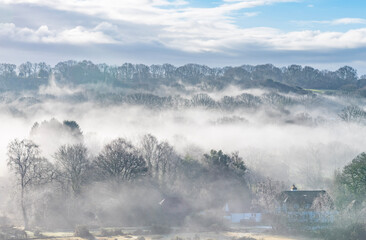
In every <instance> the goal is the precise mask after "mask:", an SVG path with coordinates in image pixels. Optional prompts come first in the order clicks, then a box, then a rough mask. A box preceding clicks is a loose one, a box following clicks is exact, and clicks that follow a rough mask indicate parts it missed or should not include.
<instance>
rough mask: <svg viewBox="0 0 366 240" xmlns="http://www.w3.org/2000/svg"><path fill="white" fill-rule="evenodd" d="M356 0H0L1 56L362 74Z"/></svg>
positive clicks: (361, 24)
mask: <svg viewBox="0 0 366 240" xmlns="http://www.w3.org/2000/svg"><path fill="white" fill-rule="evenodd" d="M365 12H366V1H364V0H352V1H344V0H213V1H210V0H201V1H198V0H103V1H100V0H0V62H6V63H15V64H20V63H22V62H25V61H31V62H40V61H45V62H47V63H49V64H56V63H57V62H60V61H64V60H70V59H73V60H84V59H87V60H91V61H93V62H96V63H103V62H105V63H108V64H116V65H120V64H122V63H124V62H131V63H143V64H162V63H172V64H175V65H183V64H186V63H199V64H205V65H208V66H215V67H216V66H229V65H230V66H233V65H234V66H238V65H243V64H265V63H272V64H275V65H277V66H287V65H290V64H301V65H310V66H313V67H317V68H321V69H329V70H334V69H337V68H339V67H341V66H344V65H349V66H352V67H354V68H356V69H357V70H358V73H359V75H361V74H366V16H365V14H364V13H365Z"/></svg>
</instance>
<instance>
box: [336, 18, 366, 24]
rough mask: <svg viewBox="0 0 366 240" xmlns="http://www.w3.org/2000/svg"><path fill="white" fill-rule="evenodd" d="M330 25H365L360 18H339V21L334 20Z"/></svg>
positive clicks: (363, 20) (364, 21)
mask: <svg viewBox="0 0 366 240" xmlns="http://www.w3.org/2000/svg"><path fill="white" fill-rule="evenodd" d="M330 23H331V24H334V25H339V24H366V19H362V18H340V19H335V20H333V21H331V22H330Z"/></svg>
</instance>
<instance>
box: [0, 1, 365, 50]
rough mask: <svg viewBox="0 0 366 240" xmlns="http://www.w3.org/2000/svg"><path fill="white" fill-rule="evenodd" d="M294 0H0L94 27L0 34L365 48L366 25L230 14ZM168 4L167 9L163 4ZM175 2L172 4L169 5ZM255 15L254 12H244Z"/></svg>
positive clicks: (2, 29)
mask: <svg viewBox="0 0 366 240" xmlns="http://www.w3.org/2000/svg"><path fill="white" fill-rule="evenodd" d="M283 2H296V0H245V1H244V0H225V1H224V3H223V4H221V5H219V6H216V7H211V8H193V7H190V6H189V5H188V4H187V2H185V1H181V0H178V1H167V0H124V1H123V4H122V3H121V1H118V0H105V1H99V0H88V1H78V0H54V1H48V0H11V1H10V0H0V3H6V4H18V3H27V4H35V5H39V6H46V7H49V8H52V9H57V10H61V11H68V12H73V13H78V14H82V15H88V16H91V17H94V18H95V21H96V22H98V23H99V24H98V25H96V26H95V27H94V28H86V27H83V26H75V27H73V28H70V29H52V30H50V29H49V28H48V27H47V26H46V25H45V26H41V27H39V28H38V29H30V28H19V27H16V26H15V25H14V24H2V25H0V35H1V36H2V37H8V38H11V39H12V40H16V41H25V42H40V43H72V44H81V43H116V44H125V43H146V44H150V43H158V44H160V45H162V46H165V47H167V48H171V49H179V50H183V51H187V52H225V53H228V54H235V52H237V51H238V50H239V51H245V49H246V48H248V47H249V46H250V48H252V47H253V46H257V47H259V48H268V49H274V50H325V49H351V48H358V47H366V29H365V28H361V29H354V30H350V31H348V32H330V31H326V32H322V31H294V32H283V31H280V30H279V29H275V28H264V27H262V28H247V29H245V28H241V27H239V26H238V25H236V24H235V23H234V21H233V18H231V17H230V13H232V12H233V11H236V10H240V9H248V8H253V7H256V6H261V5H268V4H274V3H283ZM162 6H166V7H165V8H161V7H162ZM171 6H173V7H171ZM244 14H247V16H255V15H256V14H258V12H247V13H244ZM364 21H365V20H363V19H358V18H343V19H336V20H332V21H322V22H321V21H320V22H319V23H328V24H351V23H363V22H364Z"/></svg>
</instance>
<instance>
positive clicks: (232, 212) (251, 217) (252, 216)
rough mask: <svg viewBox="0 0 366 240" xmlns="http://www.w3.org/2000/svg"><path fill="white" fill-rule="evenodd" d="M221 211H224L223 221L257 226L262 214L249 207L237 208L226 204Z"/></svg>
mask: <svg viewBox="0 0 366 240" xmlns="http://www.w3.org/2000/svg"><path fill="white" fill-rule="evenodd" d="M223 210H224V211H225V214H224V219H225V220H228V221H229V222H230V223H242V224H258V223H260V222H261V221H262V213H261V212H260V211H259V210H257V209H252V208H251V207H238V206H237V205H233V204H232V205H230V203H226V204H225V206H224V208H223Z"/></svg>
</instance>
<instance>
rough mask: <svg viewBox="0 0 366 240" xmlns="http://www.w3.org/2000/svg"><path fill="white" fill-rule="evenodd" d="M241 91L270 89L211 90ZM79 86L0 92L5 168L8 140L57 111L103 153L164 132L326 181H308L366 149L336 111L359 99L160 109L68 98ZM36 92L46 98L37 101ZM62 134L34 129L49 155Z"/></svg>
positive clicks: (178, 141)
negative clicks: (116, 143) (114, 144)
mask: <svg viewBox="0 0 366 240" xmlns="http://www.w3.org/2000/svg"><path fill="white" fill-rule="evenodd" d="M244 92H246V93H251V94H252V95H255V96H261V95H263V94H265V93H266V91H264V90H260V89H258V90H250V91H249V90H248V91H244V90H240V89H236V88H233V87H231V88H228V89H226V90H224V91H220V92H210V93H209V96H210V97H211V98H212V99H214V100H215V101H219V100H220V99H221V98H222V97H224V96H237V95H240V94H241V93H244ZM75 93H76V94H79V93H82V89H80V88H78V89H75V90H73V89H70V88H60V87H57V86H56V85H55V84H54V83H52V84H51V85H50V86H48V87H47V88H43V89H41V90H40V91H39V92H38V93H24V94H23V93H22V94H23V95H24V96H27V97H28V98H25V99H24V98H23V99H22V96H21V95H22V94H20V95H19V96H14V95H12V94H8V95H7V94H5V93H4V94H3V100H2V103H1V105H0V121H1V123H2V124H0V132H1V134H2V135H1V137H0V158H1V161H0V163H1V166H0V167H1V168H0V169H1V175H2V176H4V175H6V174H7V167H6V158H7V156H6V152H7V145H8V143H9V142H10V141H11V140H13V139H14V138H19V139H22V138H29V137H30V136H29V135H30V130H31V128H32V126H33V124H34V123H35V122H38V123H41V122H42V121H45V120H46V121H49V120H50V119H52V118H56V119H57V120H59V121H61V122H62V121H63V120H75V121H76V122H77V123H78V124H79V126H80V128H81V130H82V131H83V135H84V142H85V144H86V146H87V147H88V149H89V151H90V153H91V154H92V155H96V154H98V152H99V151H100V150H101V148H102V147H103V146H104V144H106V143H108V142H109V141H111V140H113V139H115V138H118V137H123V138H127V139H129V140H131V141H132V142H134V143H136V144H138V142H139V139H140V138H141V137H142V136H143V135H144V134H147V133H151V134H152V135H155V136H156V137H157V138H158V139H159V140H167V141H168V142H169V143H170V144H172V145H173V146H174V147H175V148H176V149H177V151H178V152H179V153H180V154H182V155H183V156H184V155H186V154H189V155H196V156H197V157H200V156H201V155H202V154H203V153H205V152H208V151H209V150H211V149H217V150H218V149H222V150H223V151H224V152H228V153H230V152H234V151H239V153H240V155H241V156H242V157H243V158H244V160H245V162H246V164H247V165H248V167H249V169H251V170H255V171H258V172H260V173H263V174H264V175H265V176H270V177H273V178H275V179H278V180H283V181H285V182H288V183H295V182H296V183H298V184H299V185H300V186H303V187H308V188H309V187H313V188H315V187H316V185H317V184H319V185H321V184H322V183H319V182H315V180H314V182H311V179H312V177H309V175H317V174H318V175H322V176H323V177H325V178H326V177H328V176H329V177H330V176H331V175H332V174H333V173H334V171H335V170H336V169H340V168H342V167H343V166H344V165H345V164H346V163H348V162H349V161H351V160H352V159H353V157H355V156H356V155H357V154H359V153H360V152H363V151H365V146H366V138H365V136H366V126H364V125H362V124H356V123H349V122H344V121H341V119H340V118H339V116H338V114H339V112H340V111H341V109H342V108H343V107H345V106H347V105H351V104H353V103H354V102H355V101H359V102H358V105H359V106H362V104H363V103H362V102H361V101H360V100H357V99H351V98H349V99H339V98H338V97H335V96H333V97H331V96H318V97H317V98H319V99H321V101H319V102H317V101H314V102H312V103H311V104H310V105H306V104H304V105H296V104H295V105H289V106H287V107H284V108H283V109H282V110H277V109H275V110H274V109H271V108H265V107H262V108H261V109H257V110H253V109H252V110H245V109H241V110H240V109H239V110H233V111H222V110H220V109H214V108H213V109H210V108H205V107H195V108H168V109H159V110H155V109H153V108H149V107H146V106H142V105H140V106H136V105H129V104H126V103H121V104H101V103H97V102H95V101H93V100H90V101H89V100H88V101H85V100H84V101H80V102H78V101H70V100H67V97H68V96H70V95H72V94H75ZM35 94H36V95H37V96H38V99H40V100H41V101H34V99H33V98H32V97H33V95H35ZM175 94H176V93H174V94H173V93H172V95H175ZM185 97H189V96H185ZM289 97H291V96H289ZM299 98H301V97H299ZM65 99H66V100H65ZM304 113H306V114H308V115H309V116H311V119H312V120H311V124H309V122H305V123H304V122H297V121H293V119H294V118H296V116H299V114H300V115H301V114H304ZM228 119H229V120H228ZM233 119H234V120H233ZM64 138H66V137H63V136H62V135H60V134H58V133H57V132H53V131H46V130H45V131H43V132H42V131H41V132H38V133H37V134H36V135H34V136H32V139H33V140H34V141H35V142H36V143H38V144H40V146H41V149H42V152H43V155H44V156H46V157H47V158H49V159H50V160H51V161H52V156H53V154H54V152H55V151H56V149H57V148H58V147H59V146H60V145H61V144H65V143H67V142H68V139H64ZM322 187H323V186H319V188H322Z"/></svg>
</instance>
